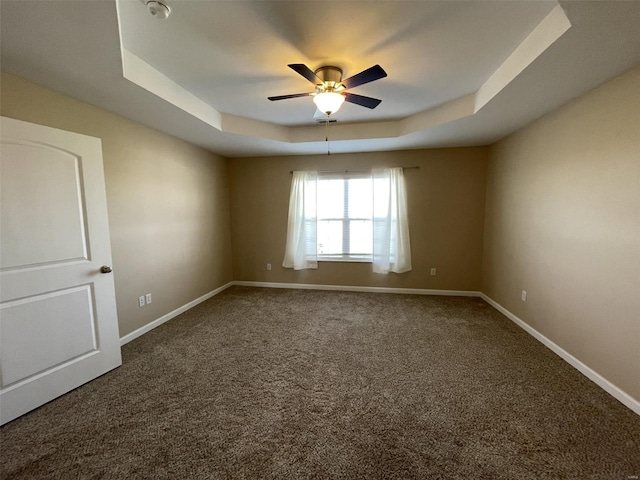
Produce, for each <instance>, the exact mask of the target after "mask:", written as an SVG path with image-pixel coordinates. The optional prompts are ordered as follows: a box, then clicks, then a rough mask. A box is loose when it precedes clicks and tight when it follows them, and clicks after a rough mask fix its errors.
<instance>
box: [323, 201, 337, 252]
mask: <svg viewBox="0 0 640 480" xmlns="http://www.w3.org/2000/svg"><path fill="white" fill-rule="evenodd" d="M320 203H321V202H318V204H320ZM340 253H342V221H340V220H338V221H335V220H330V221H326V220H318V255H327V254H340Z"/></svg>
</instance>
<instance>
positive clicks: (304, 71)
mask: <svg viewBox="0 0 640 480" xmlns="http://www.w3.org/2000/svg"><path fill="white" fill-rule="evenodd" d="M288 66H289V68H291V69H292V70H293V71H295V72H296V73H298V74H300V75H302V76H303V77H304V78H306V79H307V80H309V81H310V82H311V83H313V84H314V85H315V91H313V92H309V93H294V94H291V95H279V96H276V97H268V98H269V100H271V101H274V100H286V99H288V98H298V97H313V102H314V103H315V104H316V106H317V107H318V110H320V111H321V112H322V113H326V114H327V116H329V115H331V114H332V113H335V112H336V111H338V109H339V108H340V106H341V105H342V103H343V102H345V101H346V102H349V103H355V104H356V105H360V106H362V107H366V108H371V109H373V108H376V107H377V106H378V105H380V102H381V101H382V100H378V99H377V98H372V97H365V96H363V95H356V94H355V93H349V92H347V91H346V90H347V89H351V88H354V87H358V86H360V85H364V84H365V83H369V82H373V81H375V80H380V79H381V78H384V77H386V76H387V72H385V71H384V70H383V69H382V67H381V66H380V65H374V66H373V67H370V68H367V69H366V70H363V71H362V72H360V73H358V74H356V75H354V76H352V77H349V78H347V79H346V80H342V69H340V68H338V67H333V66H325V67H320V68H318V69H316V70H315V71H313V70H311V69H310V68H309V67H307V66H306V65H304V64H303V63H291V64H289V65H288Z"/></svg>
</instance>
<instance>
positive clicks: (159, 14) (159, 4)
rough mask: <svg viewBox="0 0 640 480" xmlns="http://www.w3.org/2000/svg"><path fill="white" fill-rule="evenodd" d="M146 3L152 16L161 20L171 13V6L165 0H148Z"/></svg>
mask: <svg viewBox="0 0 640 480" xmlns="http://www.w3.org/2000/svg"><path fill="white" fill-rule="evenodd" d="M145 5H146V6H147V10H148V11H149V13H150V14H151V16H152V17H155V18H158V19H160V20H164V19H165V18H167V17H168V16H169V15H170V14H171V7H170V6H169V4H168V3H167V2H165V1H164V0H147V1H145Z"/></svg>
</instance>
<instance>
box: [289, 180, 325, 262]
mask: <svg viewBox="0 0 640 480" xmlns="http://www.w3.org/2000/svg"><path fill="white" fill-rule="evenodd" d="M317 181H318V172H293V178H292V180H291V195H290V197H289V223H288V226H287V245H286V247H285V253H284V260H283V262H282V266H283V267H286V268H293V269H294V270H303V269H306V268H318V254H317V245H316V223H317V222H316V191H317Z"/></svg>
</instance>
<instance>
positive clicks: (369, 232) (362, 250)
mask: <svg viewBox="0 0 640 480" xmlns="http://www.w3.org/2000/svg"><path fill="white" fill-rule="evenodd" d="M349 223H350V224H351V229H350V236H349V241H350V252H348V253H354V254H356V253H358V254H371V252H373V228H372V224H371V220H352V221H351V222H349Z"/></svg>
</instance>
